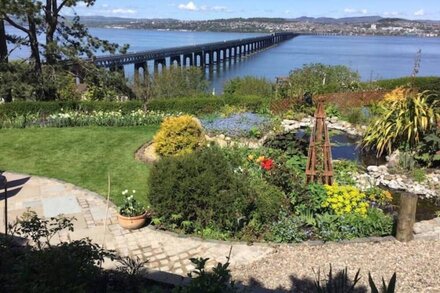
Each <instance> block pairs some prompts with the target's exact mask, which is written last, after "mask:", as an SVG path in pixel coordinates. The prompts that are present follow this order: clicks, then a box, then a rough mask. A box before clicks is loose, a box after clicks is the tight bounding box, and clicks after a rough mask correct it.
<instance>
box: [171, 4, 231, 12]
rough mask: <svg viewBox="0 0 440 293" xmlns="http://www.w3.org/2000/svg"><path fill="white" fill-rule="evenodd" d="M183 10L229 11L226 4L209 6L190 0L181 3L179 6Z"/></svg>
mask: <svg viewBox="0 0 440 293" xmlns="http://www.w3.org/2000/svg"><path fill="white" fill-rule="evenodd" d="M177 7H178V8H179V9H181V10H188V11H203V12H229V10H228V8H227V7H226V6H218V5H217V6H208V5H200V6H197V5H196V4H195V3H194V2H193V1H190V2H188V3H186V4H179V6H177Z"/></svg>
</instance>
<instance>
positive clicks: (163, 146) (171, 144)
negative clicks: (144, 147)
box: [154, 115, 205, 156]
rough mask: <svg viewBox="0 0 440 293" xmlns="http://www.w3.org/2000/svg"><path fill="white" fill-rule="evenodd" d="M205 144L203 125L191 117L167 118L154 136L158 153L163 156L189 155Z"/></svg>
mask: <svg viewBox="0 0 440 293" xmlns="http://www.w3.org/2000/svg"><path fill="white" fill-rule="evenodd" d="M204 142H205V135H204V132H203V128H202V125H201V124H200V122H199V121H198V120H196V119H195V118H194V117H192V116H189V115H183V116H179V117H168V118H165V120H164V121H163V122H162V124H161V125H160V129H159V131H158V132H157V134H156V135H155V136H154V144H155V147H156V152H157V153H158V154H159V155H161V156H178V155H183V154H188V153H190V152H192V151H193V150H195V149H197V148H199V147H201V146H202V145H203V144H204Z"/></svg>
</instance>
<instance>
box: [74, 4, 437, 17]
mask: <svg viewBox="0 0 440 293" xmlns="http://www.w3.org/2000/svg"><path fill="white" fill-rule="evenodd" d="M74 11H76V12H77V13H78V14H79V15H103V16H119V17H133V18H177V19H214V18H232V17H284V18H290V17H292V18H293V17H299V16H310V17H320V16H326V17H350V16H363V15H381V16H384V17H402V18H408V19H436V20H440V0H423V1H422V0H420V1H414V0H364V1H360V0H356V1H353V0H352V1H348V0H297V1H295V0H290V1H289V0H287V1H286V0H269V1H268V0H222V1H220V0H218V1H214V0H159V1H157V0H125V1H121V0H96V4H95V5H94V6H93V7H84V5H78V6H77V7H76V8H75V9H74ZM65 13H66V14H72V13H73V10H67V11H65Z"/></svg>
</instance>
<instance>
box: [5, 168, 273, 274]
mask: <svg viewBox="0 0 440 293" xmlns="http://www.w3.org/2000/svg"><path fill="white" fill-rule="evenodd" d="M3 175H4V176H6V178H7V179H8V186H9V191H8V211H9V212H8V218H9V220H8V222H13V221H14V220H15V218H16V217H19V216H21V215H22V214H23V212H25V211H26V210H27V209H31V210H33V211H35V212H37V214H38V215H40V216H43V217H54V216H57V215H59V214H63V215H64V216H67V217H75V218H76V221H74V228H75V230H74V232H63V233H60V234H59V235H58V237H59V239H58V241H68V240H75V239H81V238H85V237H88V238H90V239H91V240H92V241H93V242H95V243H98V244H100V245H102V246H104V247H105V248H107V249H112V250H116V251H117V252H118V253H119V254H121V255H123V256H126V255H129V256H131V257H135V258H136V257H139V258H141V259H148V260H149V262H148V267H149V268H151V270H154V271H163V272H169V273H173V274H177V275H181V276H186V275H187V273H188V272H190V271H191V270H192V269H193V268H194V267H193V265H192V263H191V262H190V260H189V259H190V258H191V257H204V258H209V259H210V261H209V262H208V267H211V266H212V265H213V264H217V262H223V263H224V262H225V261H226V256H228V254H229V251H230V249H231V246H232V252H231V266H234V265H235V264H241V265H243V264H248V263H250V262H253V261H255V260H257V259H260V258H262V257H264V256H266V255H267V254H269V253H271V252H272V251H273V248H271V247H269V246H261V245H260V246H258V245H255V246H249V245H246V244H241V243H240V244H231V243H226V242H221V241H202V240H200V239H194V238H190V237H179V236H178V235H176V234H173V233H168V232H163V231H157V230H154V229H153V228H150V227H144V228H142V229H139V230H135V231H128V230H125V229H122V228H121V227H120V226H119V224H118V223H117V218H116V215H117V212H116V209H115V206H114V205H110V207H109V211H108V218H107V225H106V228H105V231H104V221H105V219H106V214H107V205H106V201H105V199H104V198H103V197H101V196H100V195H98V194H96V193H93V192H91V191H88V190H85V189H82V188H79V187H76V186H74V185H72V184H69V183H66V182H62V181H59V180H55V179H48V178H43V177H37V176H27V175H21V174H16V173H10V172H5V173H3ZM1 192H3V190H1ZM2 201H3V200H2ZM0 210H1V212H0V214H1V219H0V232H4V223H3V221H4V219H3V204H2V205H1V207H0ZM104 232H105V233H104ZM104 234H105V235H104ZM56 240H57V239H55V241H56Z"/></svg>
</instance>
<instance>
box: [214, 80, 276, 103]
mask: <svg viewBox="0 0 440 293" xmlns="http://www.w3.org/2000/svg"><path fill="white" fill-rule="evenodd" d="M223 91H224V93H225V95H228V96H244V95H254V96H258V97H263V98H271V97H272V96H273V84H272V83H271V82H270V81H268V80H267V79H265V78H258V77H254V76H245V77H237V78H234V79H231V80H228V81H227V82H226V83H225V85H224V89H223Z"/></svg>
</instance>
